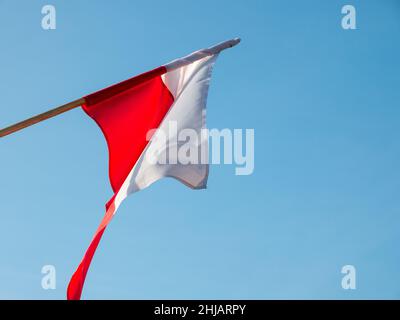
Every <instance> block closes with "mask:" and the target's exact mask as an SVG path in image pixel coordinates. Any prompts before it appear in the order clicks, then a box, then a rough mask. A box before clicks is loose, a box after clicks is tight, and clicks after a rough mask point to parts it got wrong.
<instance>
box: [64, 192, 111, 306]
mask: <svg viewBox="0 0 400 320" xmlns="http://www.w3.org/2000/svg"><path fill="white" fill-rule="evenodd" d="M114 198H115V196H114V197H113V199H112V200H111V201H112V202H111V203H110V205H109V207H108V209H107V211H106V214H105V215H104V217H103V220H102V221H101V223H100V226H99V227H98V229H97V231H96V233H95V235H94V237H93V239H92V242H91V243H90V245H89V248H88V249H87V250H86V252H85V255H84V256H83V259H82V261H81V263H80V264H79V266H78V268H77V269H76V271H75V273H74V274H73V276H72V278H71V280H70V281H69V284H68V289H67V299H68V300H79V299H80V298H81V294H82V289H83V285H84V283H85V278H86V274H87V272H88V270H89V266H90V263H91V262H92V258H93V256H94V253H95V252H96V249H97V246H98V245H99V242H100V240H101V237H102V236H103V233H104V231H105V230H106V227H107V225H108V223H109V222H110V221H111V219H112V217H113V215H114V213H115V204H114Z"/></svg>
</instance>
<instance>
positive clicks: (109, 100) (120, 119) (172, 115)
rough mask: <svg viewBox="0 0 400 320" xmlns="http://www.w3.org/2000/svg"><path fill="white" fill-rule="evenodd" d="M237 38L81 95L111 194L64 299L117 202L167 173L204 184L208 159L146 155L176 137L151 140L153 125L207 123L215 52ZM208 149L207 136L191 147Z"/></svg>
mask: <svg viewBox="0 0 400 320" xmlns="http://www.w3.org/2000/svg"><path fill="white" fill-rule="evenodd" d="M239 42H240V39H238V38H236V39H232V40H229V41H225V42H222V43H220V44H218V45H216V46H213V47H210V48H208V49H202V50H199V51H196V52H194V53H192V54H190V55H188V56H186V57H183V58H180V59H177V60H174V61H172V62H170V63H168V64H165V65H163V66H161V67H158V68H156V69H153V70H151V71H149V72H146V73H143V74H141V75H138V76H136V77H134V78H131V79H128V80H126V81H123V82H121V83H118V84H116V85H113V86H110V87H108V88H105V89H103V90H100V91H98V92H95V93H93V94H90V95H88V96H86V97H84V100H85V103H84V104H83V105H82V108H83V110H84V111H85V112H86V113H87V114H88V115H89V116H90V117H91V118H92V119H93V120H94V121H95V122H96V123H97V124H98V126H99V127H100V129H101V130H102V132H103V135H104V136H105V139H106V141H107V146H108V151H109V178H110V183H111V186H112V189H113V191H114V196H113V197H112V198H111V199H110V200H109V202H108V203H107V205H106V213H105V215H104V217H103V219H102V221H101V223H100V225H99V227H98V228H97V230H96V232H95V234H94V236H93V239H92V241H91V243H90V245H89V247H88V249H87V250H86V252H85V254H84V256H83V258H82V260H81V262H80V264H79V266H78V268H77V269H76V271H75V273H74V274H73V276H72V278H71V280H70V283H69V285H68V289H67V298H68V299H70V300H78V299H80V298H81V294H82V289H83V285H84V282H85V278H86V274H87V272H88V269H89V266H90V263H91V261H92V258H93V256H94V253H95V251H96V248H97V246H98V244H99V242H100V240H101V237H102V235H103V233H104V231H105V229H106V227H107V225H108V224H109V222H110V221H111V219H112V217H113V216H114V214H115V212H116V210H117V209H118V207H119V206H120V204H121V203H122V201H123V200H124V199H125V198H126V197H127V196H128V195H129V194H131V193H134V192H137V191H139V190H142V189H144V188H146V187H148V186H149V185H151V184H152V183H154V182H155V181H157V180H159V179H161V178H163V177H172V178H175V179H177V180H178V181H181V182H182V183H184V184H185V185H187V186H189V187H190V188H193V189H202V188H205V187H206V183H207V178H208V164H207V163H204V164H190V163H189V164H185V165H182V164H159V163H150V162H148V161H147V160H146V155H147V154H149V153H155V151H156V150H165V152H166V150H167V147H166V146H167V145H168V144H173V143H175V144H176V140H175V139H176V137H175V136H173V135H169V136H167V139H166V140H164V141H163V140H159V139H154V137H155V136H156V133H153V135H152V136H150V139H149V132H151V130H154V129H156V132H157V131H159V130H162V131H163V132H168V123H170V122H172V121H173V122H174V123H176V124H177V126H178V128H177V132H180V131H181V130H183V129H186V128H190V129H192V130H195V131H196V132H197V133H199V136H200V131H201V129H204V128H205V126H206V122H205V121H206V112H205V108H206V102H207V94H208V87H209V82H210V78H211V72H212V68H213V65H214V63H215V61H216V59H217V57H218V54H219V52H220V51H222V50H224V49H226V48H230V47H233V46H235V45H236V44H238V43H239ZM195 147H196V148H198V149H199V150H208V140H207V139H204V140H203V139H201V141H199V142H198V144H197V145H196V146H195Z"/></svg>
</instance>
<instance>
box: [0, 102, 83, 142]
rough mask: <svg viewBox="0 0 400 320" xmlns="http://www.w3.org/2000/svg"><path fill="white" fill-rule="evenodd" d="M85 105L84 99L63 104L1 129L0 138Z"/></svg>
mask: <svg viewBox="0 0 400 320" xmlns="http://www.w3.org/2000/svg"><path fill="white" fill-rule="evenodd" d="M84 103H85V99H84V98H81V99H78V100H75V101H72V102H69V103H67V104H64V105H62V106H60V107H57V108H54V109H51V110H49V111H46V112H44V113H41V114H38V115H36V116H34V117H32V118H29V119H26V120H24V121H21V122H18V123H16V124H13V125H11V126H9V127H7V128H4V129H1V130H0V138H3V137H5V136H7V135H9V134H11V133H14V132H16V131H19V130H22V129H24V128H27V127H29V126H32V125H34V124H36V123H38V122H42V121H44V120H47V119H50V118H52V117H55V116H58V115H59V114H61V113H64V112H67V111H69V110H72V109H74V108H77V107H79V106H81V105H82V104H84Z"/></svg>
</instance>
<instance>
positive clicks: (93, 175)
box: [0, 0, 400, 299]
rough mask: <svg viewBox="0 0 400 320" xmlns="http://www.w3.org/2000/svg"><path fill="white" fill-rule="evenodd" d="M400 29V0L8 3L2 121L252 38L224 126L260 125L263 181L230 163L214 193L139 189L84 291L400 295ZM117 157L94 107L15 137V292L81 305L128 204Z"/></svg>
mask: <svg viewBox="0 0 400 320" xmlns="http://www.w3.org/2000/svg"><path fill="white" fill-rule="evenodd" d="M45 4H53V5H55V7H56V10H57V29H56V30H51V31H44V30H43V29H42V28H41V19H42V14H41V8H42V6H43V5H45ZM345 4H352V5H354V6H355V7H356V10H357V30H343V29H342V28H341V18H342V14H341V8H342V6H343V5H345ZM399 35H400V2H399V1H397V0H384V1H383V0H364V1H356V0H351V1H335V0H330V1H319V0H314V1H311V0H305V1H282V0H279V1H278V0H276V1H265V0H263V1H215V0H203V1H187V0H186V1H172V0H171V1H122V0H119V1H93V0H91V1H89V0H87V1H78V0H73V1H72V0H68V1H56V0H53V1H48V2H47V1H46V2H45V1H33V0H29V1H28V0H26V1H21V0H12V1H11V0H0V39H1V47H0V48H1V50H0V94H1V102H0V127H4V126H6V125H9V124H12V123H14V122H16V121H19V120H22V119H25V118H26V117H28V116H31V115H34V114H36V113H39V112H42V111H45V110H47V109H49V108H52V107H55V106H57V105H60V104H63V103H66V102H69V101H71V100H74V99H77V98H79V97H81V96H83V95H85V94H87V93H90V92H93V91H96V90H98V89H100V88H103V87H105V86H108V85H110V84H112V83H115V82H118V81H121V80H124V79H126V78H129V77H131V76H133V75H136V74H138V73H141V72H144V71H147V70H149V69H152V68H154V67H157V66H159V65H161V64H163V63H166V62H168V61H170V60H173V59H175V58H177V57H180V56H182V55H185V54H188V53H190V52H192V51H194V50H197V49H199V48H202V47H207V46H209V45H212V44H214V43H217V42H220V41H223V40H226V39H229V38H232V37H236V36H239V37H241V38H242V43H241V44H240V45H239V46H237V47H235V48H234V49H230V50H227V51H225V52H223V53H222V54H221V55H220V57H219V60H218V61H217V64H216V66H215V69H214V75H213V79H212V83H211V89H210V93H209V100H208V126H209V127H210V128H219V129H222V128H254V129H255V140H256V141H255V144H256V145H255V171H254V174H253V175H251V176H235V171H234V168H235V167H234V166H232V165H225V166H217V165H215V166H212V167H211V172H210V177H209V182H208V189H207V190H203V191H193V190H190V189H189V188H187V187H185V186H184V185H182V184H179V183H178V182H177V181H175V180H172V179H165V180H162V181H159V182H157V183H156V184H154V185H152V186H151V187H150V188H148V189H146V190H144V191H141V192H139V193H136V194H134V195H132V196H130V197H129V198H128V199H127V200H126V201H125V203H124V204H123V205H122V206H121V208H120V210H119V211H118V213H117V215H116V216H115V219H114V220H113V222H112V223H111V225H110V226H109V228H108V229H107V231H106V233H105V235H104V237H103V240H102V242H101V244H100V246H99V249H98V251H97V254H96V256H95V258H94V260H93V263H92V267H91V269H90V271H89V274H88V277H87V281H86V286H85V288H84V292H83V298H87V299H95V298H111V299H197V298H198V299H248V298H249V299H270V298H274V299H296V298H301V299H314V298H317V299H327V298H329V299H330V298H333V299H336V298H338V299H348V298H358V299H364V298H378V299H381V298H390V299H392V298H400V251H399V243H400V188H399V187H400V172H399V156H400V147H399V146H400V144H399V139H400V128H399V116H400V108H399V107H400V106H399V100H400V89H399V83H400V62H399V57H400V44H399ZM107 156H108V152H107V147H106V143H105V141H104V139H103V136H102V134H101V132H100V130H99V129H98V128H97V127H96V125H95V124H94V122H93V121H92V120H91V119H89V118H88V117H87V116H86V115H85V114H84V113H83V111H82V110H80V109H76V110H73V111H71V112H68V113H67V114H64V115H62V116H59V117H57V118H54V119H52V120H49V121H46V122H45V123H41V124H40V125H37V126H34V127H31V128H29V129H26V130H24V131H22V132H19V133H16V134H13V135H12V136H9V137H7V138H3V139H1V141H0V178H1V180H0V181H1V183H0V203H1V207H0V215H1V224H0V228H1V232H0V298H31V299H63V298H65V292H66V287H67V283H68V281H69V278H70V276H71V275H72V273H73V271H74V270H75V268H76V267H77V265H78V263H79V261H80V259H81V258H82V256H83V253H84V251H85V250H86V248H87V246H88V244H89V242H90V240H91V238H92V235H93V233H94V231H95V229H96V228H97V226H98V224H99V222H100V220H101V218H102V216H103V214H104V204H105V203H106V202H107V200H108V199H109V198H110V197H111V196H112V191H111V188H110V185H109V181H108V168H107V167H108V159H107ZM46 264H52V265H54V266H55V267H56V270H57V289H56V290H47V291H46V290H43V289H42V287H41V279H42V274H41V268H42V266H43V265H46ZM347 264H351V265H354V266H355V267H356V270H357V289H356V290H350V291H349V290H347V291H346V290H343V289H342V288H341V279H342V276H343V275H342V274H341V268H342V266H344V265H347Z"/></svg>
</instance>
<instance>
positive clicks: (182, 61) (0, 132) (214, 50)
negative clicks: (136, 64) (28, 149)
mask: <svg viewBox="0 0 400 320" xmlns="http://www.w3.org/2000/svg"><path fill="white" fill-rule="evenodd" d="M239 42H240V38H234V39H231V40H228V41H224V42H221V43H219V44H217V45H215V46H212V47H209V48H206V49H201V50H198V51H195V52H193V53H191V54H189V55H187V56H185V57H183V58H179V59H176V60H174V61H171V62H170V63H167V64H165V65H163V67H165V70H166V71H172V70H175V69H177V68H180V67H182V66H185V65H188V64H190V63H193V62H195V61H197V60H200V59H202V58H204V57H207V56H210V55H214V54H218V53H219V52H221V51H222V50H225V49H228V48H231V47H233V46H235V45H237V44H238V43H239ZM85 102H86V100H85V98H80V99H77V100H74V101H71V102H69V103H66V104H64V105H62V106H60V107H57V108H54V109H51V110H49V111H46V112H44V113H41V114H38V115H36V116H34V117H31V118H29V119H26V120H24V121H21V122H18V123H16V124H13V125H11V126H9V127H6V128H3V129H0V138H3V137H5V136H8V135H9V134H12V133H14V132H17V131H19V130H22V129H25V128H27V127H30V126H32V125H34V124H36V123H39V122H42V121H45V120H47V119H50V118H53V117H55V116H58V115H60V114H62V113H64V112H67V111H70V110H72V109H74V108H77V107H79V106H81V105H83V104H85Z"/></svg>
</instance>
